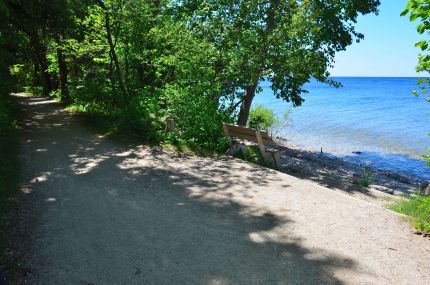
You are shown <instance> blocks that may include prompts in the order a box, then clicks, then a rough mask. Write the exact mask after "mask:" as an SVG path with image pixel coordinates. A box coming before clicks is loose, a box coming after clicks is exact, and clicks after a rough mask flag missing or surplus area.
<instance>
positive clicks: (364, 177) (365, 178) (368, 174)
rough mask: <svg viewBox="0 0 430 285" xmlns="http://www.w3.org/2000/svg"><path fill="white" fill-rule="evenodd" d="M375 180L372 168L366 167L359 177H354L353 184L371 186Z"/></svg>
mask: <svg viewBox="0 0 430 285" xmlns="http://www.w3.org/2000/svg"><path fill="white" fill-rule="evenodd" d="M372 182H373V174H372V171H371V170H370V169H366V170H364V171H363V173H361V174H360V177H359V178H354V179H353V180H352V184H354V185H358V186H362V187H365V188H367V187H369V186H370V184H372Z"/></svg>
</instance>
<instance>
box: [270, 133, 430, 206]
mask: <svg viewBox="0 0 430 285" xmlns="http://www.w3.org/2000/svg"><path fill="white" fill-rule="evenodd" d="M274 142H275V143H276V149H277V150H279V151H280V158H281V159H280V164H281V167H280V169H279V170H280V171H281V172H284V173H286V174H289V175H292V176H295V177H297V178H300V179H305V180H309V181H313V182H315V183H317V184H320V185H323V186H325V187H328V188H330V189H333V190H338V191H342V192H345V193H346V194H348V195H352V196H360V197H359V198H364V199H365V200H369V197H373V196H381V195H379V193H383V194H382V196H385V195H389V196H391V197H393V198H395V197H396V196H397V197H399V196H400V197H401V196H405V195H410V194H413V193H416V191H417V190H419V189H420V188H421V186H422V185H426V183H427V181H426V180H425V179H420V178H417V177H413V176H407V175H402V174H398V173H394V172H392V171H387V170H384V169H379V168H376V167H372V166H363V165H358V164H354V163H353V162H349V161H346V160H343V159H342V158H340V157H337V156H334V155H332V154H325V153H318V152H314V151H309V150H306V149H304V148H301V147H299V146H297V145H293V144H291V143H290V142H288V141H287V140H286V139H283V138H279V137H277V138H276V139H274ZM366 175H367V176H366ZM363 176H366V179H367V182H369V184H370V185H369V187H363V186H361V185H358V184H359V183H357V181H358V180H359V179H362V177H363ZM373 198H375V197H373ZM373 198H370V200H374V199H373ZM377 198H378V197H377ZM379 198H382V200H386V199H385V198H386V197H379Z"/></svg>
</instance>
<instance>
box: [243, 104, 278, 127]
mask: <svg viewBox="0 0 430 285" xmlns="http://www.w3.org/2000/svg"><path fill="white" fill-rule="evenodd" d="M278 122H279V118H278V117H277V116H276V114H275V113H274V112H273V110H271V109H269V108H267V107H264V106H263V105H257V106H255V107H254V108H253V109H252V110H251V112H250V113H249V121H248V126H249V127H250V128H254V129H258V130H267V131H269V130H270V129H271V128H272V127H273V126H275V124H277V123H278Z"/></svg>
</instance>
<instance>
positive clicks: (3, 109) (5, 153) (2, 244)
mask: <svg viewBox="0 0 430 285" xmlns="http://www.w3.org/2000/svg"><path fill="white" fill-rule="evenodd" d="M13 106H14V103H13V102H12V99H11V98H2V97H0V157H1V159H0V268H2V269H3V270H4V271H5V273H6V274H7V275H9V276H12V275H14V274H15V268H16V266H15V265H14V263H13V261H12V260H10V259H9V257H8V256H7V254H6V249H7V247H8V245H9V243H10V241H11V239H12V236H11V234H10V233H11V232H12V231H11V226H12V225H11V221H10V218H11V216H10V211H11V210H12V209H13V208H14V207H15V205H16V199H17V195H18V192H19V183H20V168H19V159H18V152H19V141H18V134H17V127H16V121H15V119H16V118H15V117H14V115H13V114H16V111H15V110H14V108H13Z"/></svg>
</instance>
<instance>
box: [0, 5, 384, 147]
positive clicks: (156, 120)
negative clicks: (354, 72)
mask: <svg viewBox="0 0 430 285" xmlns="http://www.w3.org/2000/svg"><path fill="white" fill-rule="evenodd" d="M24 2H25V1H16V0H2V1H1V2H0V3H2V4H1V6H0V14H1V16H2V18H0V48H3V49H2V50H0V55H3V54H7V55H8V56H7V57H0V60H1V59H2V58H7V59H8V60H7V62H5V64H4V65H2V66H4V67H6V69H5V70H7V72H9V70H10V71H12V73H13V76H14V82H16V83H17V84H18V85H19V86H20V87H21V89H26V90H31V89H32V90H42V92H43V94H44V95H45V96H54V97H56V98H58V99H59V100H61V101H62V102H63V103H65V104H72V105H75V108H76V109H80V110H85V111H87V112H91V113H93V114H94V113H99V114H101V115H103V116H108V117H110V118H112V121H113V122H115V124H116V123H118V125H119V126H120V127H121V128H123V129H125V130H131V131H132V132H133V133H136V134H138V135H139V136H141V137H142V138H143V139H144V140H146V141H154V142H160V141H162V140H167V141H181V142H185V143H187V144H190V145H192V146H194V147H202V148H211V149H218V150H222V149H224V148H225V147H226V140H225V139H224V138H223V134H222V122H233V121H235V120H236V121H237V122H239V123H242V124H243V125H245V124H246V122H247V120H248V113H249V108H250V106H251V103H252V99H253V97H254V95H255V94H256V93H258V92H259V91H261V87H260V86H259V84H260V81H261V80H262V79H263V78H267V80H268V81H269V82H270V83H271V87H272V89H273V91H274V93H275V95H276V96H277V97H278V98H283V99H285V100H286V101H292V102H293V104H294V105H300V104H301V103H302V101H303V99H302V98H301V96H300V94H301V93H303V92H306V91H305V90H304V89H303V88H302V86H303V85H304V84H305V83H306V82H308V81H309V79H310V78H311V77H315V78H316V79H318V80H320V81H323V82H327V83H329V84H334V85H336V83H334V82H331V81H330V80H329V79H328V75H329V74H328V72H327V70H328V68H329V67H330V66H331V65H332V64H333V61H334V54H335V52H337V51H340V50H343V49H345V48H346V47H347V46H348V45H349V44H351V43H352V40H353V39H357V40H360V39H361V38H362V37H363V36H362V35H361V34H360V33H358V32H356V31H355V29H354V24H355V22H356V20H357V17H358V15H359V14H368V13H373V12H377V6H378V4H379V1H378V0H364V1H357V0H354V1H343V0H330V1H319V0H309V1H285V0H283V1H279V0H270V1H269V0H268V1H251V0H240V1H230V2H229V1H218V0H209V1H196V0H181V1H171V0H163V1H149V0H130V1H125V0H105V1H82V0H58V1H44V0H34V1H30V2H29V3H24ZM241 104H242V106H240V105H241ZM239 107H240V108H239ZM243 110H245V111H246V112H245V113H244V111H243ZM247 112H248V113H247ZM168 116H173V117H174V119H175V122H176V125H177V127H178V130H177V132H176V133H175V134H169V135H168V136H165V135H164V132H163V131H164V126H165V119H166V118H167V117H168Z"/></svg>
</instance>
